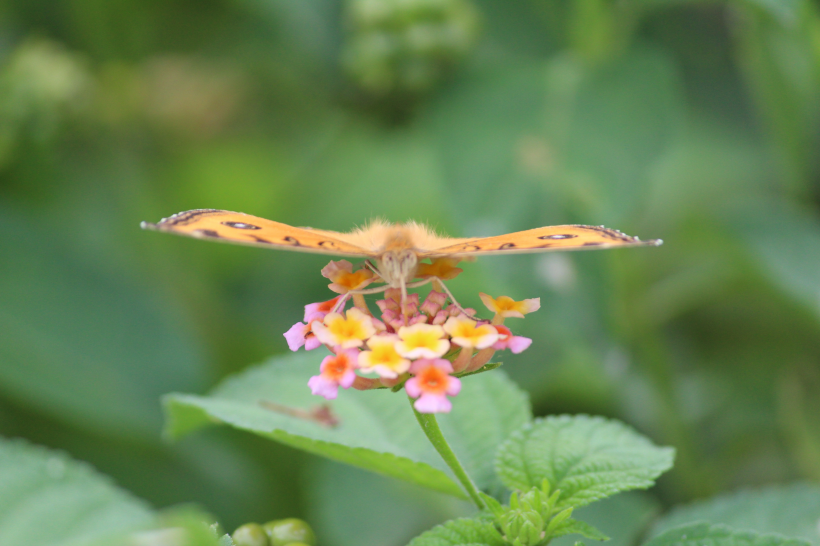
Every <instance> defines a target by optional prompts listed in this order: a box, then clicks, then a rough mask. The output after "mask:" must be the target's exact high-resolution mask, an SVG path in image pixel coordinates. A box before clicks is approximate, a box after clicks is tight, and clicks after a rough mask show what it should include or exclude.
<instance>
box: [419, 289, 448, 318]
mask: <svg viewBox="0 0 820 546" xmlns="http://www.w3.org/2000/svg"><path fill="white" fill-rule="evenodd" d="M445 301H447V294H445V293H444V292H436V291H435V290H431V291H430V293H429V294H427V297H426V298H425V299H424V303H422V304H421V312H422V313H424V314H425V315H427V316H430V317H434V316H436V313H438V312H439V311H441V307H442V306H443V305H444V302H445Z"/></svg>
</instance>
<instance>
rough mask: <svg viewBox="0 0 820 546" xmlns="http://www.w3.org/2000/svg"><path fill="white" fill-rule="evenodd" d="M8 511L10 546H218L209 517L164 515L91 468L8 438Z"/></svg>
mask: <svg viewBox="0 0 820 546" xmlns="http://www.w3.org/2000/svg"><path fill="white" fill-rule="evenodd" d="M0 512H2V514H3V516H2V517H0V543H2V544H27V545H31V546H37V545H48V546H103V545H107V546H119V545H123V546H125V545H127V544H135V543H140V544H143V543H144V544H161V543H165V542H164V541H166V540H180V539H181V540H184V541H185V544H187V545H188V546H217V538H216V536H215V535H214V532H213V531H212V530H211V529H209V527H208V525H207V524H206V523H203V521H204V518H205V517H206V516H204V515H203V514H202V513H199V512H197V511H195V510H192V509H181V510H173V511H168V512H166V513H164V514H157V513H155V512H154V511H153V510H152V509H151V508H149V507H148V505H147V504H146V503H144V502H143V501H140V500H138V499H136V498H134V497H133V496H132V495H131V494H130V493H128V492H126V491H123V490H122V489H120V488H118V487H117V486H115V485H114V484H113V483H112V482H111V480H110V479H109V478H107V477H105V476H102V475H100V474H98V473H97V472H96V471H94V470H93V469H92V468H90V467H89V466H88V465H87V464H85V463H81V462H78V461H75V460H72V459H71V458H69V457H68V456H67V455H65V454H64V453H61V452H58V451H51V450H47V449H45V448H42V447H38V446H33V445H30V444H28V443H27V442H25V441H23V440H7V439H0ZM163 537H165V538H163Z"/></svg>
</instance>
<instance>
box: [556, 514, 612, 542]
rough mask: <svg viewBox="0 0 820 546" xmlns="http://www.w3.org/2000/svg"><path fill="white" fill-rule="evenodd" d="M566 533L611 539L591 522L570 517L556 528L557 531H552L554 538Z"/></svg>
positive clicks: (597, 538)
mask: <svg viewBox="0 0 820 546" xmlns="http://www.w3.org/2000/svg"><path fill="white" fill-rule="evenodd" d="M565 535H581V536H582V537H584V538H591V539H592V540H609V537H608V536H606V535H605V534H603V533H602V532H601V531H599V530H598V529H596V528H595V527H593V526H592V525H590V524H589V523H586V522H584V521H579V520H577V519H569V520H567V521H565V522H563V523H562V524H561V525H560V526H559V527H558V528H557V529H555V532H554V533H552V536H553V537H554V538H558V537H562V536H565Z"/></svg>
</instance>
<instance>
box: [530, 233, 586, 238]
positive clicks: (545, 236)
mask: <svg viewBox="0 0 820 546" xmlns="http://www.w3.org/2000/svg"><path fill="white" fill-rule="evenodd" d="M575 237H578V236H577V235H573V234H572V233H556V234H555V235H542V236H541V237H539V239H574V238H575Z"/></svg>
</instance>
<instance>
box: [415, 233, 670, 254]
mask: <svg viewBox="0 0 820 546" xmlns="http://www.w3.org/2000/svg"><path fill="white" fill-rule="evenodd" d="M662 242H663V241H661V240H660V239H653V240H649V241H641V240H640V239H638V238H637V237H630V236H629V235H624V234H623V233H621V232H620V231H617V230H614V229H608V228H605V227H603V226H582V225H566V226H547V227H541V228H536V229H528V230H526V231H518V232H516V233H508V234H507V235H498V236H497V237H481V238H476V239H466V240H459V241H458V242H456V243H454V244H446V243H445V245H444V246H441V247H437V248H435V249H429V250H425V251H422V252H420V253H419V257H420V258H436V257H441V256H453V255H457V256H470V255H486V254H524V253H529V252H547V251H551V250H585V249H593V248H613V247H619V246H658V245H660V244H661V243H662Z"/></svg>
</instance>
